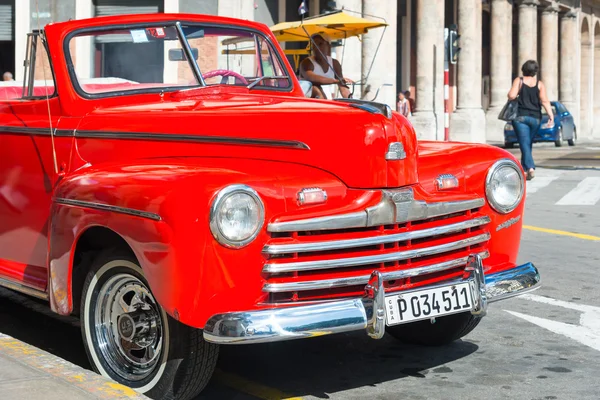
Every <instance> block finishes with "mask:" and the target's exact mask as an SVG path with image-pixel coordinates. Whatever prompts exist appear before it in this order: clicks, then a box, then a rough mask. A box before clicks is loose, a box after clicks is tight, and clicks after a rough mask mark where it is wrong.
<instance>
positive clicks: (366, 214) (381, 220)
mask: <svg viewBox="0 0 600 400" xmlns="http://www.w3.org/2000/svg"><path fill="white" fill-rule="evenodd" d="M382 193H383V195H382V198H381V201H380V202H379V203H378V204H376V205H374V206H372V207H368V208H367V209H365V210H363V211H357V212H353V213H348V214H340V215H331V216H326V217H317V218H307V219H300V220H294V221H286V222H272V223H270V224H269V225H268V227H267V230H268V231H269V232H298V231H319V230H334V229H350V228H367V227H371V226H379V225H391V224H397V223H404V222H409V221H417V220H422V219H427V218H435V217H440V216H443V215H448V214H454V213H457V212H464V211H468V210H472V209H474V208H479V207H482V206H483V205H485V199H483V198H477V199H472V200H460V201H447V202H438V203H427V202H425V201H421V200H415V199H414V194H413V190H412V189H410V188H409V189H400V190H383V191H382Z"/></svg>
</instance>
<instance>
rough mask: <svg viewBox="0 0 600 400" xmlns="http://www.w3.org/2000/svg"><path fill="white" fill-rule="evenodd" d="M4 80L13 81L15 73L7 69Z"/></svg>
mask: <svg viewBox="0 0 600 400" xmlns="http://www.w3.org/2000/svg"><path fill="white" fill-rule="evenodd" d="M2 80H4V81H13V80H14V79H13V74H12V73H11V72H10V71H6V72H5V73H4V75H2Z"/></svg>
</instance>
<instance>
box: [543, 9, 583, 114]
mask: <svg viewBox="0 0 600 400" xmlns="http://www.w3.org/2000/svg"><path fill="white" fill-rule="evenodd" d="M577 28H578V27H577V13H575V12H568V13H566V14H564V15H563V16H562V17H561V19H560V42H561V46H560V91H559V92H560V101H561V103H563V104H564V105H565V107H567V110H569V111H571V113H573V115H574V116H577V115H579V103H578V102H577V100H576V99H577V95H576V88H577V83H576V82H577V73H576V68H575V63H576V60H577V47H578V46H579V44H578V43H577ZM544 79H545V78H544ZM575 119H576V120H577V118H575Z"/></svg>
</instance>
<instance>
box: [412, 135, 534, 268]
mask: <svg viewBox="0 0 600 400" xmlns="http://www.w3.org/2000/svg"><path fill="white" fill-rule="evenodd" d="M501 159H509V160H512V161H514V162H515V163H516V164H517V165H518V166H519V168H521V164H520V163H519V162H518V161H517V159H516V158H515V157H514V156H513V155H512V154H511V153H509V152H508V151H506V150H503V149H501V148H499V147H495V146H490V145H484V144H480V145H474V144H473V143H458V142H425V141H423V142H420V148H419V182H420V185H421V187H423V188H424V189H425V190H426V191H427V192H428V193H430V196H431V197H432V199H435V198H436V197H437V196H439V194H440V193H441V192H440V191H439V190H438V188H437V187H436V185H435V181H436V178H437V177H438V176H439V175H440V174H442V173H450V174H453V175H454V176H456V177H457V178H458V181H459V185H460V187H459V188H458V189H456V190H447V191H443V192H444V193H445V195H446V196H452V194H453V193H456V194H460V193H462V192H467V193H475V194H477V195H478V196H479V197H484V198H485V199H486V203H485V205H484V206H483V208H482V212H483V213H485V214H486V215H488V216H489V217H490V219H491V222H490V224H489V225H488V226H489V228H488V229H489V232H490V233H491V239H490V241H489V242H488V250H489V252H490V257H489V258H486V259H485V260H483V263H484V266H485V267H486V273H493V272H499V271H502V270H505V269H508V268H512V267H514V266H515V265H516V263H517V256H518V253H519V246H520V242H521V231H522V225H523V212H524V209H525V196H523V199H522V200H521V203H520V204H519V205H518V206H517V207H516V208H515V209H514V210H513V211H512V212H510V213H508V214H501V213H499V212H497V211H495V210H494V209H493V208H492V207H491V206H490V205H489V202H488V201H487V198H486V194H485V193H486V186H485V181H486V177H487V173H488V171H489V169H490V167H491V166H492V165H493V164H494V163H495V162H496V161H498V160H501ZM521 171H522V169H521Z"/></svg>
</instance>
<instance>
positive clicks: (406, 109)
mask: <svg viewBox="0 0 600 400" xmlns="http://www.w3.org/2000/svg"><path fill="white" fill-rule="evenodd" d="M396 111H398V112H399V113H400V114H402V115H404V116H405V117H406V118H408V117H410V115H411V108H410V102H409V101H408V99H407V98H406V96H405V95H404V93H403V92H399V93H398V103H397V104H396Z"/></svg>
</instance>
